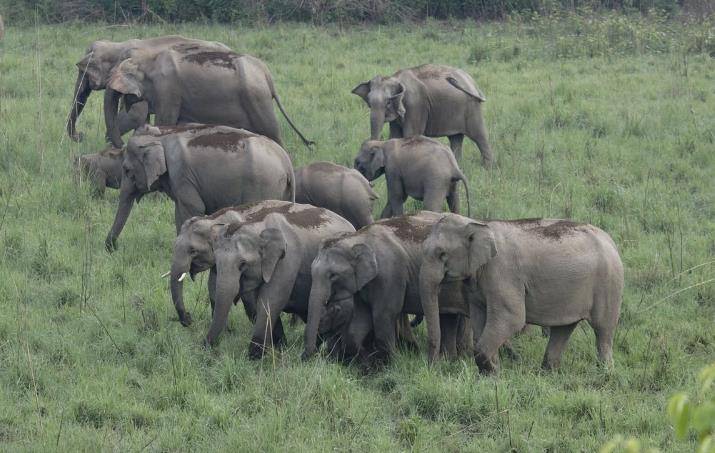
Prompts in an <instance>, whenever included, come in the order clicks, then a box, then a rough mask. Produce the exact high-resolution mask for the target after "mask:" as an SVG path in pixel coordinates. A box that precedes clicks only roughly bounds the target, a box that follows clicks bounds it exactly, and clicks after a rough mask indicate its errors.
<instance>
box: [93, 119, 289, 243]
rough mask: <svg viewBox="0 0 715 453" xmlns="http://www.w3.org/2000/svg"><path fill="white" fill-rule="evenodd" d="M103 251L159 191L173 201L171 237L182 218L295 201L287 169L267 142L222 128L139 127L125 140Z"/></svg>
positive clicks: (282, 156)
mask: <svg viewBox="0 0 715 453" xmlns="http://www.w3.org/2000/svg"><path fill="white" fill-rule="evenodd" d="M122 166H123V170H124V174H123V175H122V184H121V188H120V197H119V206H118V207H117V213H116V215H115V217H114V224H113V225H112V229H111V230H110V232H109V234H108V235H107V239H106V241H105V245H106V247H107V250H110V251H111V250H113V249H114V248H115V247H116V241H117V237H118V236H119V234H120V233H121V231H122V229H123V228H124V224H125V223H126V221H127V218H128V217H129V213H130V212H131V210H132V205H133V204H134V201H135V200H137V201H139V200H140V199H141V197H142V196H144V195H145V194H147V193H149V192H154V191H160V192H164V193H166V194H167V195H168V196H169V197H170V198H171V199H172V200H174V206H175V209H174V220H175V224H176V233H177V234H178V233H179V229H180V228H181V225H182V224H183V223H184V221H185V220H186V219H188V218H189V217H192V216H195V215H203V214H211V213H214V212H216V211H218V210H219V209H221V208H224V207H227V206H235V205H240V204H243V203H248V202H253V201H261V200H271V199H274V200H287V201H292V200H294V198H295V182H294V177H295V176H294V174H293V166H292V164H291V162H290V158H289V157H288V154H287V153H286V152H285V150H284V149H283V148H282V147H281V146H280V145H278V144H277V143H276V142H274V141H273V140H271V139H269V138H267V137H264V136H262V135H257V134H254V133H252V132H248V131H246V130H243V129H234V128H232V127H228V126H208V125H200V124H198V125H197V124H193V125H185V126H173V127H163V128H157V127H144V128H143V129H140V130H139V131H138V133H136V134H135V135H134V136H132V138H131V139H130V140H129V143H128V144H127V147H126V151H125V152H124V162H123V163H122Z"/></svg>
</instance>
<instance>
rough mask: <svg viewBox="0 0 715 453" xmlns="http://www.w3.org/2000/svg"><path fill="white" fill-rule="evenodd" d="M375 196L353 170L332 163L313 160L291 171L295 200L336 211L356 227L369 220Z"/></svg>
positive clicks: (371, 220)
mask: <svg viewBox="0 0 715 453" xmlns="http://www.w3.org/2000/svg"><path fill="white" fill-rule="evenodd" d="M378 198H379V195H377V194H376V193H375V191H374V190H373V189H372V187H371V186H370V183H369V182H368V181H367V179H365V178H364V177H363V176H362V175H361V174H360V173H358V172H357V171H355V170H353V169H350V168H347V167H343V166H342V165H338V164H334V163H332V162H313V163H311V164H308V165H306V166H304V167H300V168H297V169H296V170H295V201H296V202H297V203H307V204H312V205H313V206H318V207H321V208H325V209H330V210H331V211H333V212H335V213H338V214H340V215H341V216H343V218H345V219H346V220H347V221H348V222H350V223H352V224H353V226H354V227H355V228H356V229H360V228H362V227H364V226H365V225H369V224H371V223H372V222H373V219H372V208H373V204H374V202H375V200H377V199H378Z"/></svg>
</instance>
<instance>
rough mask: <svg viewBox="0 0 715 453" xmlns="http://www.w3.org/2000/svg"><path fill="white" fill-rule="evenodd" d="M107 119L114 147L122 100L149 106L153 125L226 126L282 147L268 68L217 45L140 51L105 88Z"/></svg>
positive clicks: (114, 73) (119, 142) (117, 142)
mask: <svg viewBox="0 0 715 453" xmlns="http://www.w3.org/2000/svg"><path fill="white" fill-rule="evenodd" d="M107 96H108V98H109V99H110V102H108V103H106V104H105V111H104V118H105V122H106V125H107V131H108V134H109V137H110V139H111V142H112V144H114V146H117V147H119V146H121V145H122V138H121V134H120V130H119V127H118V122H117V111H118V107H119V100H120V98H122V97H124V98H125V99H131V100H141V101H146V102H147V103H148V105H149V108H150V109H151V110H152V111H153V112H155V124H156V125H159V126H170V125H175V124H179V123H192V122H197V123H206V124H222V125H226V126H232V127H237V128H242V129H246V130H249V131H251V132H255V133H257V134H260V135H265V136H266V137H268V138H270V139H272V140H273V141H275V142H276V143H278V144H279V145H282V140H281V134H280V127H279V124H278V119H277V118H276V115H275V112H274V111H273V100H275V101H276V104H277V105H278V108H279V109H280V111H281V113H283V116H284V117H285V118H286V120H287V121H288V124H290V126H291V127H292V128H293V130H294V131H295V132H296V133H297V134H298V135H299V136H300V138H301V139H302V140H303V143H304V144H305V145H306V146H310V145H311V144H312V142H310V141H309V140H307V139H306V138H305V137H304V136H303V134H301V133H300V131H299V130H298V129H297V128H296V126H295V125H294V124H293V122H292V121H291V119H290V117H288V115H287V114H286V112H285V109H284V108H283V105H282V104H281V101H280V98H279V97H278V94H277V93H276V90H275V87H274V85H273V77H272V76H271V73H270V71H269V70H268V67H267V66H266V65H265V63H263V62H262V61H261V60H259V59H258V58H255V57H252V56H250V55H241V54H237V53H234V52H231V51H230V50H225V49H217V48H216V47H213V46H202V45H196V44H191V45H183V44H177V45H174V46H172V47H171V48H169V49H165V50H160V51H154V50H142V51H136V52H134V54H133V55H132V57H131V58H128V59H126V60H124V61H122V62H121V63H120V64H119V65H118V66H117V67H116V68H114V70H113V71H112V74H111V76H110V78H109V82H108V83H107Z"/></svg>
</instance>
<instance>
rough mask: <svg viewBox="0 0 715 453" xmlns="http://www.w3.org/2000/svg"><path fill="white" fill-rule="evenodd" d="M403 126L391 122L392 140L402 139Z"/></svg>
mask: <svg viewBox="0 0 715 453" xmlns="http://www.w3.org/2000/svg"><path fill="white" fill-rule="evenodd" d="M402 137H403V135H402V126H400V125H399V124H398V123H397V121H390V138H402Z"/></svg>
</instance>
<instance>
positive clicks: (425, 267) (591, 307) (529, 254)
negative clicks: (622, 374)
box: [419, 214, 623, 372]
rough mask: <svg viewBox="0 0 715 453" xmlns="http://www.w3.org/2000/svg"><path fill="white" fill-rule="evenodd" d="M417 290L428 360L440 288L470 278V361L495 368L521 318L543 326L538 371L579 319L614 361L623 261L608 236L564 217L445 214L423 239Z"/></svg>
mask: <svg viewBox="0 0 715 453" xmlns="http://www.w3.org/2000/svg"><path fill="white" fill-rule="evenodd" d="M423 255H424V260H423V262H422V267H421V269H420V277H419V278H420V294H421V299H422V303H423V308H424V311H425V319H426V321H427V332H428V337H429V358H430V360H432V361H434V360H436V359H437V358H438V357H439V350H440V325H439V319H438V315H439V310H438V308H439V303H440V302H441V301H439V300H438V299H437V295H438V292H439V290H440V286H441V285H442V284H443V282H445V281H452V280H454V279H469V280H471V281H472V282H473V285H474V286H475V288H476V291H475V292H474V293H473V294H474V295H475V297H474V298H473V299H471V300H470V308H471V310H470V312H471V322H472V329H473V332H474V340H475V341H476V344H475V352H474V357H475V361H476V363H477V365H478V367H479V369H480V371H482V372H492V371H496V370H497V368H498V364H497V350H498V348H499V347H500V346H501V345H502V344H504V343H505V342H506V341H507V340H508V339H509V338H510V337H511V336H512V335H514V334H516V333H517V332H519V331H520V330H521V329H522V328H523V327H524V325H525V324H526V323H529V324H536V325H540V326H546V327H549V328H550V334H549V335H550V336H549V343H548V345H547V347H546V353H545V354H544V360H543V366H544V368H555V367H557V366H558V365H559V362H560V359H561V353H562V352H563V349H564V347H565V346H566V342H567V341H568V339H569V336H570V335H571V333H572V332H573V330H574V328H575V327H576V325H577V324H578V323H579V321H581V320H587V321H588V322H589V323H590V324H591V327H592V328H593V330H594V331H595V333H596V346H597V348H598V356H599V359H600V360H601V361H603V362H605V363H606V364H610V363H612V361H613V357H612V347H613V346H612V345H613V337H614V334H615V330H616V327H617V324H618V317H619V313H620V307H621V298H622V294H623V264H622V263H621V259H620V256H619V254H618V250H617V248H616V245H615V243H614V242H613V240H612V239H611V237H610V236H609V235H608V234H606V233H605V232H604V231H602V230H600V229H598V228H596V227H595V226H593V225H588V224H581V223H575V222H571V221H569V220H547V219H526V220H514V221H502V220H490V221H486V222H479V221H475V220H472V219H469V218H467V217H462V216H459V215H457V214H447V215H446V216H445V217H444V218H443V219H442V220H440V221H439V222H438V223H437V224H436V225H435V226H434V228H432V231H431V233H430V235H429V237H428V238H427V239H426V240H425V241H424V247H423Z"/></svg>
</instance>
